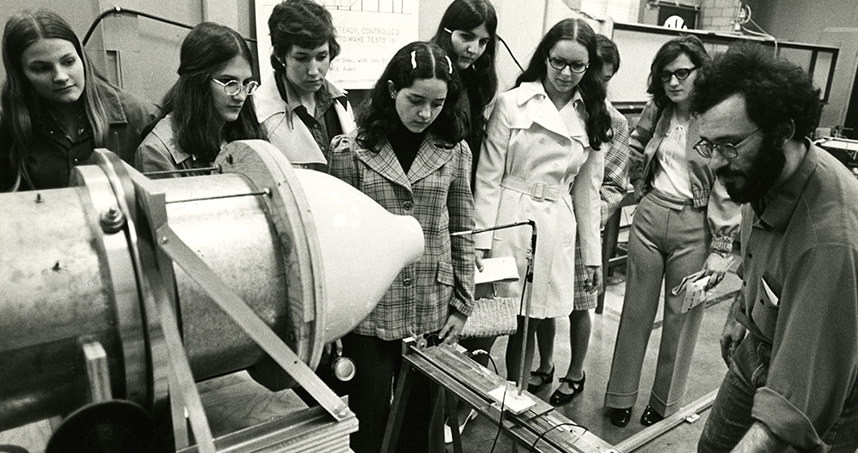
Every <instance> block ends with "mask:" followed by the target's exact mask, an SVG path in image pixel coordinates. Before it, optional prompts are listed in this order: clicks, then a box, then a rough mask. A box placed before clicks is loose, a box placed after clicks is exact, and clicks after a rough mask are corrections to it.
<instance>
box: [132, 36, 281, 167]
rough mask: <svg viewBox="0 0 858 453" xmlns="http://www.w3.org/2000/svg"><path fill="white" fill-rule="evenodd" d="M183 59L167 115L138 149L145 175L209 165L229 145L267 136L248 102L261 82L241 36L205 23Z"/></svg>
mask: <svg viewBox="0 0 858 453" xmlns="http://www.w3.org/2000/svg"><path fill="white" fill-rule="evenodd" d="M179 60H180V63H179V69H178V73H179V80H177V81H176V83H175V84H174V85H173V87H172V88H170V90H169V91H168V92H167V94H166V95H165V96H164V101H163V105H164V112H163V117H162V118H161V120H160V121H158V123H157V124H156V125H155V127H154V128H153V129H152V131H151V132H150V133H149V134H148V135H147V136H146V138H145V139H144V140H143V143H141V144H140V147H139V148H138V149H137V155H136V157H135V166H136V167H137V169H138V170H140V171H141V172H144V173H147V172H156V171H175V170H190V169H194V168H201V167H209V166H211V165H212V163H213V162H214V160H215V158H216V157H217V155H218V153H219V152H220V149H221V147H222V146H223V145H224V144H226V143H229V142H231V141H233V140H248V139H263V138H264V136H265V135H264V134H263V133H262V129H261V127H260V126H259V122H258V121H257V119H256V112H255V110H254V107H253V102H247V101H248V98H249V97H250V96H252V95H253V93H254V92H255V91H256V88H257V87H258V86H259V82H257V81H256V80H255V79H254V77H253V72H252V70H251V67H252V66H251V61H252V60H251V54H250V48H249V47H248V46H247V43H246V42H245V41H244V39H243V38H242V37H241V35H240V34H238V32H236V31H235V30H233V29H231V28H229V27H227V26H224V25H219V24H215V23H212V22H203V23H201V24H199V25H197V26H196V27H194V28H193V30H191V32H190V33H188V35H187V36H186V37H185V40H184V41H182V49H181V53H180V57H179ZM190 174H194V173H193V172H188V173H173V174H172V175H171V176H187V175H190Z"/></svg>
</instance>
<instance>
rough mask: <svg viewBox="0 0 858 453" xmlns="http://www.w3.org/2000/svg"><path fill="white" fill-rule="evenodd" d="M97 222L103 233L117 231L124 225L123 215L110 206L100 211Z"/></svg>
mask: <svg viewBox="0 0 858 453" xmlns="http://www.w3.org/2000/svg"><path fill="white" fill-rule="evenodd" d="M99 223H100V224H101V230H102V231H104V232H105V233H107V234H113V233H117V232H119V231H120V230H122V227H124V226H125V215H124V214H123V213H122V211H120V210H119V209H117V208H116V207H111V208H110V209H108V210H107V211H104V212H102V213H101V216H100V218H99Z"/></svg>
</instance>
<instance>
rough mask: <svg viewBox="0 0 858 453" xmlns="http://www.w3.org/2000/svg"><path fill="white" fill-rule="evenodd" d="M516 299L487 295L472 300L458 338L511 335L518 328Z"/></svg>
mask: <svg viewBox="0 0 858 453" xmlns="http://www.w3.org/2000/svg"><path fill="white" fill-rule="evenodd" d="M517 316H518V300H516V299H515V298H513V297H498V296H497V295H488V297H483V298H480V299H477V300H475V301H474V311H473V312H472V313H471V316H469V317H468V321H467V322H466V323H465V327H463V328H462V332H461V333H460V334H459V337H460V338H483V337H498V336H501V335H512V334H514V333H515V332H516V330H517V328H518V320H517Z"/></svg>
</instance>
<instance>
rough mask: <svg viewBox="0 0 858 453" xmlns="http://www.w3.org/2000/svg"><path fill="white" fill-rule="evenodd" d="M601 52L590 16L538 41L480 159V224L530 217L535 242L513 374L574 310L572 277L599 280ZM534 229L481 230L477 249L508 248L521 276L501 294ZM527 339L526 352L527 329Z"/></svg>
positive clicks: (510, 356)
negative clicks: (551, 326) (546, 326)
mask: <svg viewBox="0 0 858 453" xmlns="http://www.w3.org/2000/svg"><path fill="white" fill-rule="evenodd" d="M601 77H602V60H601V58H600V57H599V55H598V50H597V44H596V37H595V33H594V32H593V30H592V29H591V28H590V26H589V25H587V23H586V22H584V21H583V20H580V19H565V20H562V21H560V22H559V23H557V24H556V25H554V26H553V27H552V28H551V29H550V30H549V31H548V33H547V34H546V35H545V37H543V39H542V41H541V42H540V43H539V45H538V46H537V48H536V51H535V52H534V55H533V58H532V59H531V61H530V64H529V65H528V67H527V69H526V70H525V71H524V73H522V74H521V76H519V77H518V80H517V81H516V88H514V89H512V90H510V91H507V92H506V93H503V94H501V95H500V96H499V97H498V100H497V103H496V104H495V107H494V110H493V112H492V116H491V118H490V119H489V125H488V135H487V137H486V141H485V142H484V143H483V149H482V155H481V157H480V164H479V165H478V167H477V175H476V185H475V192H474V194H475V195H474V198H475V203H476V224H477V228H485V227H489V226H493V225H503V224H508V223H512V222H516V221H522V220H528V219H533V220H535V222H536V230H537V237H538V240H537V245H536V250H535V251H534V252H535V253H534V256H533V263H534V264H533V280H532V282H527V285H528V286H529V287H530V293H532V296H531V297H530V312H529V314H528V315H529V317H530V319H529V320H528V328H527V330H526V331H525V330H524V321H525V313H521V315H520V316H519V329H518V332H517V333H516V334H515V335H514V336H512V337H510V339H509V343H508V345H507V353H506V365H507V375H508V377H509V379H510V380H515V381H519V380H520V379H523V378H526V376H520V375H519V370H520V369H521V368H522V361H523V364H524V365H523V369H524V370H526V371H529V370H530V365H531V362H532V360H533V349H534V348H533V344H534V341H533V340H534V337H535V334H534V333H535V331H536V328H537V326H538V325H539V322H540V321H541V320H543V319H546V318H555V317H560V316H568V315H569V313H570V312H571V311H572V309H573V301H574V290H575V285H574V282H575V279H576V278H583V279H584V280H585V281H586V283H585V289H586V290H587V291H589V292H594V291H597V290H598V289H599V288H600V285H601V262H602V260H601V247H600V238H599V223H600V219H599V217H600V216H599V211H600V200H599V186H600V185H601V183H602V174H603V168H604V163H603V162H604V154H605V153H604V150H603V148H604V147H606V146H607V142H608V141H610V137H611V132H610V130H611V118H610V116H609V114H608V110H607V106H606V104H605V87H604V85H603V83H602V80H601ZM576 235H579V236H580V238H581V254H582V261H583V263H584V264H585V266H586V268H585V274H586V275H582V276H579V275H575V240H576ZM530 242H531V232H530V231H529V230H528V229H526V228H511V229H505V230H497V231H494V232H493V233H483V234H480V235H477V237H476V249H477V256H478V257H480V258H482V257H484V256H489V255H490V256H498V257H501V256H511V257H513V258H515V260H516V262H517V264H518V269H519V275H520V276H521V277H522V278H521V279H520V280H519V281H517V282H512V283H503V284H496V285H495V286H496V289H497V292H498V295H500V296H503V297H514V298H516V299H518V298H520V297H521V295H522V292H523V284H524V283H523V282H524V281H525V274H526V268H527V260H526V259H525V258H526V255H527V253H528V249H529V247H530ZM522 335H527V337H528V340H529V341H528V347H527V350H526V351H522V350H521V336H522Z"/></svg>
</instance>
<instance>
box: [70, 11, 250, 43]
mask: <svg viewBox="0 0 858 453" xmlns="http://www.w3.org/2000/svg"><path fill="white" fill-rule="evenodd" d="M111 14H117V15H123V14H127V15H131V16H141V17H145V18H147V19H152V20H154V21H156V22H163V23H165V24H170V25H174V26H176V27H180V28H187V29H188V30H190V29H192V28H194V26H193V25H188V24H185V23H182V22H177V21H175V20H171V19H167V18H165V17H160V16H156V15H154V14H149V13H144V12H142V11H137V10H133V9H128V8H122V7H120V6H114V7H113V8H111V9H108V10H106V11H104V12H103V13H101V14H99V15H98V17H96V18H95V20H94V21H93V22H92V25H90V26H89V30H87V31H86V34H85V35H84V36H83V40H82V42H83V45H84V46H86V43H87V42H88V41H89V38H90V37H92V34H93V33H94V32H95V27H97V26H98V24H100V23H101V21H102V20H104V18H105V17H107V16H109V15H111ZM242 38H244V40H245V41H247V42H256V40H255V39H252V38H245V37H244V36H242Z"/></svg>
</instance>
